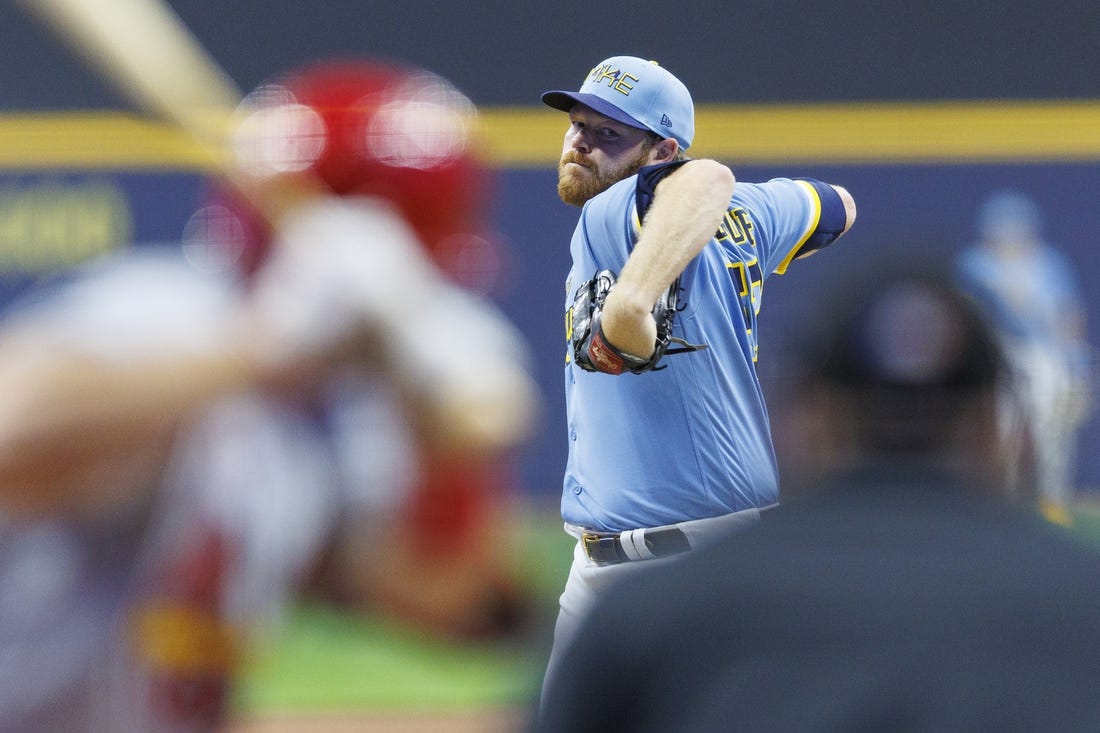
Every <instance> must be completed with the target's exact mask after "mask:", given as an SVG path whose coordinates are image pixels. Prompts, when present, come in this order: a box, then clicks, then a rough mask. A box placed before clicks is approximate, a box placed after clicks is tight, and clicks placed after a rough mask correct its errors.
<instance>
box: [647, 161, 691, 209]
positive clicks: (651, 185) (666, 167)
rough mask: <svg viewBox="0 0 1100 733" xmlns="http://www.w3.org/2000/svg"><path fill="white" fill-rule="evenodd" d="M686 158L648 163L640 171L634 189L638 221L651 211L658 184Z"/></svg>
mask: <svg viewBox="0 0 1100 733" xmlns="http://www.w3.org/2000/svg"><path fill="white" fill-rule="evenodd" d="M687 162H688V161H686V160H676V161H673V162H671V163H658V164H657V165H647V166H645V167H644V168H642V169H640V170H639V171H638V185H637V188H636V189H635V191H634V205H635V208H636V209H637V212H638V221H639V222H640V221H642V220H644V219H645V213H646V212H647V211H649V206H650V204H652V203H653V196H654V195H655V193H656V191H657V184H658V183H660V182H661V181H663V180H665V179H666V178H668V176H669V175H671V174H672V173H673V172H674V171H676V170H677V169H678V168H679V167H680V166H682V165H683V164H684V163H687Z"/></svg>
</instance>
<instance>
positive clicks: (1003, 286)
mask: <svg viewBox="0 0 1100 733" xmlns="http://www.w3.org/2000/svg"><path fill="white" fill-rule="evenodd" d="M976 229H977V240H976V241H975V242H974V243H973V244H971V245H970V246H968V247H967V248H966V249H964V250H963V251H962V252H961V253H960V254H959V256H958V258H957V261H956V269H957V274H958V278H959V282H960V283H961V284H962V287H963V288H964V289H965V290H966V291H967V292H968V293H970V294H971V295H972V296H973V297H975V298H976V299H977V300H978V302H979V303H980V304H981V306H982V308H983V311H984V313H985V314H986V316H987V317H988V318H989V319H990V321H991V322H992V323H993V325H994V327H995V328H996V331H997V333H998V334H999V336H1000V338H1001V339H1002V340H1003V342H1004V348H1005V351H1006V352H1007V354H1008V355H1009V359H1010V361H1011V363H1012V365H1013V367H1014V372H1013V373H1014V375H1015V378H1016V379H1017V380H1019V382H1020V390H1019V394H1020V397H1021V400H1020V402H1019V403H1018V404H1017V405H1016V409H1015V410H1009V411H1006V426H1007V427H1008V429H1012V424H1013V423H1023V424H1024V425H1025V426H1026V428H1027V430H1026V433H1025V439H1026V441H1027V443H1028V445H1029V447H1030V452H1029V453H1028V457H1027V458H1026V459H1025V460H1024V461H1023V464H1022V465H1021V473H1022V475H1024V476H1026V477H1027V478H1028V479H1029V481H1033V482H1034V486H1035V491H1036V493H1037V497H1036V498H1037V499H1038V501H1039V502H1040V504H1041V506H1042V508H1043V511H1044V512H1045V513H1046V514H1047V516H1048V517H1049V518H1050V519H1053V520H1056V521H1060V522H1068V521H1070V514H1069V510H1070V508H1071V505H1072V501H1073V494H1074V480H1075V479H1074V477H1075V470H1076V467H1077V466H1076V458H1077V432H1078V430H1079V429H1080V428H1081V426H1082V425H1083V423H1084V421H1085V419H1086V418H1087V417H1088V415H1089V413H1090V411H1091V408H1092V396H1091V387H1092V385H1091V382H1090V376H1091V366H1092V363H1091V362H1092V350H1091V348H1090V347H1089V346H1088V344H1087V341H1086V333H1087V331H1086V325H1087V324H1086V317H1085V304H1084V299H1083V296H1082V293H1081V289H1080V286H1079V284H1078V282H1077V277H1076V275H1075V274H1074V269H1073V265H1072V264H1071V263H1070V262H1069V260H1068V259H1067V258H1066V256H1065V255H1064V254H1062V253H1061V252H1060V251H1059V250H1057V249H1056V248H1055V247H1053V246H1052V245H1051V244H1050V243H1049V242H1047V241H1046V239H1045V238H1044V235H1043V221H1042V213H1041V212H1040V210H1039V207H1038V205H1037V204H1036V203H1035V201H1034V200H1033V199H1032V198H1030V197H1029V196H1026V195H1025V194H1023V193H1020V192H1018V191H1009V190H1006V191H997V192H994V193H993V194H991V195H990V196H989V197H988V198H987V199H986V200H985V201H984V202H983V203H982V205H981V207H980V208H979V210H978V215H977V223H976Z"/></svg>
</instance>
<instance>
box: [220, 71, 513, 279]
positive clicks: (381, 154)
mask: <svg viewBox="0 0 1100 733" xmlns="http://www.w3.org/2000/svg"><path fill="white" fill-rule="evenodd" d="M239 113H240V116H239V119H240V124H239V126H238V128H237V133H236V135H235V137H234V153H235V155H236V161H237V164H238V165H240V166H241V167H243V168H244V170H245V171H246V172H247V173H248V174H249V175H251V176H274V175H279V176H295V175H301V176H309V177H311V178H313V179H315V180H318V181H320V182H321V183H322V184H323V185H324V186H326V187H327V188H328V189H330V190H331V191H332V192H333V193H336V194H338V195H341V196H347V195H370V196H380V197H383V198H386V199H388V200H390V201H391V202H392V203H393V204H394V205H395V206H396V207H397V208H398V209H399V210H400V211H401V212H402V213H403V215H404V216H405V218H406V219H407V220H408V222H409V223H410V225H411V226H412V227H413V228H414V229H415V230H416V231H417V232H418V234H419V235H420V236H421V238H422V240H423V242H424V244H425V246H426V247H427V248H428V249H429V251H431V252H432V254H433V255H434V256H435V257H436V259H437V261H439V262H440V264H441V266H443V267H444V269H449V270H454V269H455V268H454V267H453V260H455V259H456V258H459V259H461V258H463V257H465V258H467V260H468V258H469V257H470V253H471V251H476V250H478V249H479V248H480V250H481V255H480V257H481V258H482V259H484V256H485V254H486V247H488V249H489V250H492V244H491V240H489V239H488V238H487V237H486V236H485V235H486V233H485V231H484V229H485V225H486V219H487V216H488V211H487V205H488V200H489V196H488V194H489V188H490V184H491V177H490V174H489V172H488V170H487V168H486V167H485V166H484V165H483V164H482V163H481V160H480V153H481V149H480V147H479V142H480V138H479V130H478V128H477V115H476V109H475V107H474V105H473V103H472V102H471V101H470V100H469V99H468V98H467V97H466V96H465V95H463V94H462V93H461V92H459V91H458V90H457V89H456V88H455V87H454V86H453V85H452V84H451V83H450V82H448V81H447V80H445V79H443V78H441V77H440V76H438V75H436V74H433V73H431V72H429V71H425V70H424V69H420V68H417V67H414V66H409V65H404V64H400V63H394V62H388V61H386V62H383V61H378V60H337V61H325V62H320V63H316V64H314V65H312V66H309V67H306V68H304V69H301V70H298V71H294V72H291V73H289V74H285V75H283V76H280V77H278V78H276V79H273V80H272V81H270V82H268V83H265V84H263V85H262V86H260V87H259V88H258V89H256V90H255V91H254V92H252V93H251V94H250V95H248V97H246V98H245V100H244V102H243V103H242V105H241V107H240V110H239ZM235 198H236V197H232V196H229V197H227V196H226V194H225V192H220V193H219V194H217V195H216V196H215V199H216V200H215V201H214V202H213V203H214V205H218V204H221V205H222V206H223V207H224V209H223V210H222V211H223V212H227V213H236V214H238V216H236V217H235V218H236V223H234V224H233V226H234V227H237V228H238V233H241V232H243V234H244V236H245V238H246V240H247V239H250V238H251V239H257V238H258V239H260V240H262V241H264V242H266V238H267V237H266V234H267V232H266V230H265V228H264V227H263V225H262V224H261V223H260V220H259V217H257V216H255V215H254V213H252V212H249V211H248V208H247V207H244V206H242V205H241V202H240V201H239V200H235ZM214 211H215V220H216V217H217V216H218V210H217V209H215V210H214ZM202 226H203V227H208V226H209V222H203V223H202ZM216 226H217V227H219V228H220V229H221V230H222V231H227V230H228V226H227V225H226V224H224V223H220V224H216ZM250 230H251V231H252V232H253V234H252V235H251V236H250V235H249V231H250ZM252 249H254V247H253V246H252V245H251V244H250V243H248V242H247V241H246V243H245V246H244V249H243V257H242V260H241V265H242V266H243V267H244V268H245V269H246V270H248V269H250V268H253V267H255V265H256V263H257V262H258V261H259V260H260V259H261V256H260V255H258V254H257V253H256V252H253V251H250V250H252ZM459 251H461V253H459ZM478 257H479V255H477V254H474V259H478ZM479 266H482V267H483V266H485V264H484V262H482V264H481V265H479ZM490 266H491V265H490ZM462 267H465V268H469V262H468V261H467V262H466V263H465V264H464V265H462Z"/></svg>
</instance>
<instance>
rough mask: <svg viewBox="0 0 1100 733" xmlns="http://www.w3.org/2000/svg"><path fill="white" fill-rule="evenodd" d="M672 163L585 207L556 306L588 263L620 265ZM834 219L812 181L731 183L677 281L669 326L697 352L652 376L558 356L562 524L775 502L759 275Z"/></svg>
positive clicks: (647, 522) (651, 520) (827, 197)
mask: <svg viewBox="0 0 1100 733" xmlns="http://www.w3.org/2000/svg"><path fill="white" fill-rule="evenodd" d="M677 167H678V165H677V164H673V165H671V166H653V167H651V168H646V169H643V170H642V171H641V172H640V173H639V174H638V175H635V176H632V177H630V178H627V179H625V180H623V181H620V182H619V183H617V184H615V185H614V186H612V187H611V188H610V189H608V190H607V191H605V192H604V193H602V194H600V195H599V196H596V197H595V198H593V199H592V200H590V201H589V202H588V203H587V204H586V205H585V207H584V209H583V212H582V214H581V219H580V222H579V223H578V225H577V228H576V230H575V232H574V234H573V240H572V244H571V253H572V258H573V265H572V269H571V270H570V273H569V279H568V281H567V283H566V309H567V310H568V308H569V307H570V306H571V305H572V302H573V295H574V292H575V291H576V289H577V288H578V287H579V286H580V285H581V284H582V283H584V282H585V281H586V280H588V279H590V278H592V277H593V276H594V275H595V274H596V273H597V272H598V271H600V270H604V269H608V270H611V271H612V272H614V273H616V274H617V273H619V272H620V271H621V270H622V268H623V264H624V263H625V262H626V259H627V257H628V255H629V254H630V252H631V250H632V249H633V247H634V245H635V243H636V242H637V239H638V232H639V226H638V221H639V220H641V219H642V218H643V217H644V209H645V208H646V207H647V206H648V202H649V200H650V197H649V195H648V192H651V191H652V190H653V188H655V186H656V183H657V181H659V180H660V179H661V178H662V177H664V176H665V175H671V174H672V173H671V171H674V170H675V169H676V168H677ZM845 220H846V214H845V210H844V206H843V203H842V202H841V200H840V197H839V195H837V193H836V192H835V191H834V189H832V187H830V186H828V185H826V184H823V183H820V182H818V181H812V180H809V179H805V180H791V179H775V180H772V181H768V182H767V183H761V184H753V183H737V185H736V188H735V190H734V194H733V197H732V199H731V201H730V207H729V210H728V212H727V214H726V216H725V219H724V221H723V222H722V225H721V228H720V229H719V231H718V232H717V234H716V236H715V238H714V239H712V240H711V241H710V242H709V243H708V244H707V245H706V246H705V247H704V249H703V251H702V252H701V253H700V255H699V256H698V257H696V258H695V259H694V260H693V261H692V262H691V263H690V264H689V265H688V267H687V268H686V269H685V271H684V274H683V278H682V281H681V285H682V288H683V289H682V291H681V293H680V298H681V304H682V306H683V310H682V311H681V312H680V313H679V314H678V315H677V317H676V320H675V324H674V328H673V334H674V335H675V336H678V337H680V338H683V339H685V340H687V341H689V342H691V343H696V344H707V345H708V348H707V349H705V350H702V351H697V352H693V353H688V354H677V355H672V356H666V357H665V359H664V360H663V361H662V365H664V366H665V368H663V369H660V370H658V371H653V372H647V373H645V374H640V375H635V374H624V375H622V376H612V375H608V374H603V373H598V372H586V371H583V370H582V369H580V368H579V367H576V366H575V365H574V364H573V358H572V356H573V355H572V353H570V354H568V357H567V363H566V366H565V394H566V412H567V418H568V440H569V458H568V464H567V467H566V472H565V481H564V491H563V496H562V506H561V508H562V517H563V519H564V520H565V521H566V522H569V523H572V524H577V525H581V526H584V527H588V528H591V529H597V530H603V531H623V530H627V529H634V528H638V527H656V526H661V525H665V524H672V523H675V522H680V521H685V520H690V519H701V518H705V517H713V516H718V515H722V514H727V513H730V512H736V511H740V510H743V509H749V508H752V507H760V506H767V505H769V504H773V503H775V502H776V501H777V499H778V481H779V478H778V470H777V467H776V460H775V452H774V449H773V446H772V439H771V429H770V424H769V421H768V412H767V409H766V407H765V404H764V395H763V392H762V389H761V386H760V382H759V380H758V378H757V374H756V366H755V362H756V352H757V331H756V324H757V315H758V313H759V312H760V304H761V299H762V297H763V287H764V281H765V280H766V279H767V277H768V276H769V275H771V274H772V273H774V272H780V273H782V272H784V271H785V270H786V267H787V265H788V264H789V263H790V261H791V260H792V259H793V258H794V257H795V256H796V255H798V254H802V253H805V252H807V251H809V250H811V249H814V248H817V247H821V246H824V245H826V244H828V243H830V242H832V241H833V240H834V239H835V238H836V237H837V236H839V234H840V232H841V231H843V228H844V224H845ZM567 323H571V320H570V319H567ZM567 341H568V339H567Z"/></svg>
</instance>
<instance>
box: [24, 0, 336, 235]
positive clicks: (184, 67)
mask: <svg viewBox="0 0 1100 733" xmlns="http://www.w3.org/2000/svg"><path fill="white" fill-rule="evenodd" d="M15 2H16V3H17V4H19V5H21V6H22V7H23V9H24V10H25V11H26V12H27V13H29V14H30V15H31V16H32V17H35V18H36V19H37V20H39V21H40V22H41V23H43V24H44V25H45V26H47V27H48V28H49V29H51V30H52V31H53V32H54V33H55V34H56V35H57V36H58V37H59V38H60V39H61V40H62V41H63V42H65V44H66V45H67V46H69V47H70V48H71V49H72V50H73V51H74V52H75V53H76V54H77V55H79V56H81V57H83V59H84V60H85V62H86V63H88V64H89V65H90V66H91V67H92V68H94V69H95V70H96V71H97V72H98V73H99V74H100V75H101V76H102V77H103V78H104V79H105V80H106V81H108V82H109V83H110V84H112V85H113V86H114V87H115V88H116V89H117V90H118V91H119V92H120V93H122V94H123V95H125V96H126V97H127V98H128V99H129V100H130V101H131V103H133V104H134V105H135V106H136V107H138V108H139V109H141V110H144V111H145V112H147V113H149V114H152V115H153V116H155V117H157V118H159V119H161V120H162V121H164V122H167V123H169V124H171V125H173V126H175V127H176V128H178V129H179V130H181V131H182V132H183V133H185V134H186V135H187V136H188V137H189V138H190V139H191V140H192V141H193V142H194V143H195V145H196V146H198V147H199V148H200V149H201V152H202V153H203V154H204V155H205V156H206V157H207V158H208V159H209V160H210V161H211V162H212V163H213V166H214V174H215V175H218V176H219V177H221V178H223V179H225V180H226V181H227V182H228V183H229V184H231V185H233V186H234V187H236V189H237V190H238V191H239V192H240V193H241V194H242V195H244V196H245V197H246V198H247V199H248V200H249V201H250V202H251V203H252V204H253V207H254V208H255V209H256V210H257V211H258V212H259V213H260V214H261V215H263V216H265V217H266V218H267V219H268V220H269V221H271V222H272V223H274V222H275V220H276V219H277V218H278V216H279V214H280V213H281V212H282V211H284V210H285V209H286V207H287V205H289V204H290V203H292V202H293V201H295V200H299V199H301V198H303V197H304V196H306V195H308V194H309V192H310V191H311V190H312V191H316V190H319V188H320V187H319V184H316V182H313V181H306V180H304V178H303V177H302V176H297V177H295V180H293V181H289V180H282V179H281V177H274V178H268V179H261V178H260V177H255V176H249V175H248V174H247V173H246V171H244V170H241V168H240V167H238V166H236V165H234V162H235V161H234V160H233V156H232V155H231V147H230V144H229V141H230V135H231V133H232V131H233V129H234V121H235V113H236V111H237V108H238V105H239V104H240V102H241V92H240V90H239V89H238V88H237V86H236V85H235V84H234V82H233V81H232V80H231V79H230V77H229V76H228V75H227V74H226V73H225V71H224V70H223V69H222V68H221V66H220V65H219V64H218V63H217V62H216V61H215V60H214V59H213V58H212V57H211V56H210V54H209V53H207V51H206V49H205V48H204V47H203V46H202V44H201V43H200V42H199V41H198V39H197V38H196V37H195V36H194V34H193V33H192V32H191V31H190V29H189V28H187V26H186V25H185V24H184V22H183V20H182V19H181V18H180V17H179V15H178V14H177V13H176V12H175V11H174V10H173V9H172V8H171V7H170V6H169V5H168V4H167V3H166V2H164V0H15Z"/></svg>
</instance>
